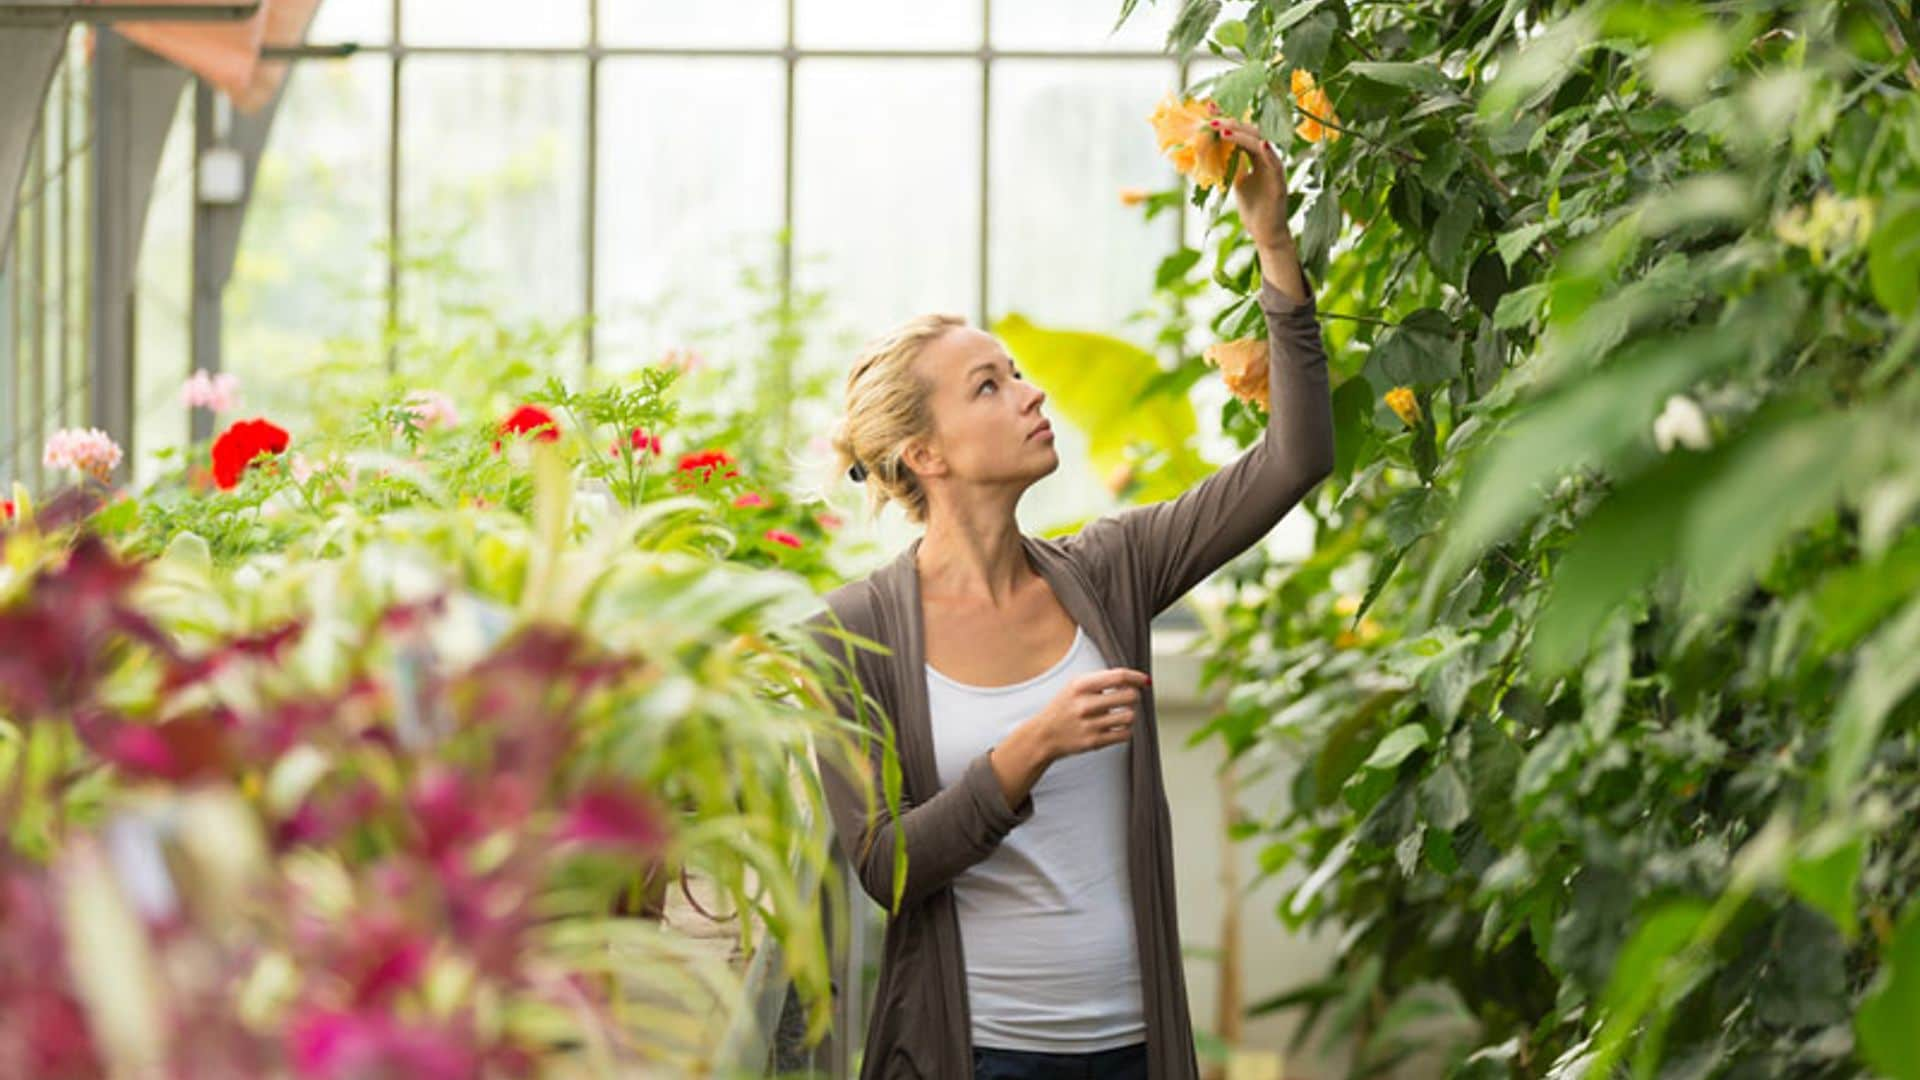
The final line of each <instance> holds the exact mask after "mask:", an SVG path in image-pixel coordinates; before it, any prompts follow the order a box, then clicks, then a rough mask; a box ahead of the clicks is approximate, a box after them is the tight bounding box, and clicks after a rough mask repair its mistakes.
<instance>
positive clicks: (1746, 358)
mask: <svg viewBox="0 0 1920 1080" xmlns="http://www.w3.org/2000/svg"><path fill="white" fill-rule="evenodd" d="M1207 14H1209V12H1208V10H1207V8H1206V6H1205V5H1197V4H1189V5H1187V7H1186V9H1185V11H1184V13H1183V18H1182V22H1181V28H1180V30H1179V31H1178V32H1177V34H1176V37H1181V36H1182V35H1194V34H1196V31H1194V29H1193V27H1192V25H1191V24H1192V20H1196V19H1199V18H1201V17H1203V16H1205V15H1207ZM1235 14H1236V15H1237V16H1238V17H1237V18H1236V19H1234V20H1232V21H1231V22H1218V23H1216V24H1215V25H1213V26H1211V27H1209V28H1205V29H1202V30H1200V31H1197V35H1198V36H1195V37H1194V38H1193V40H1194V41H1196V42H1204V43H1205V44H1204V47H1206V48H1209V49H1210V50H1212V51H1213V52H1214V53H1215V54H1216V55H1218V56H1220V57H1222V58H1223V59H1225V60H1227V61H1229V62H1231V63H1233V64H1234V65H1236V66H1235V67H1234V68H1233V69H1232V71H1231V72H1229V73H1228V74H1227V75H1225V76H1223V77H1221V78H1219V79H1217V80H1215V81H1214V82H1213V83H1212V84H1211V85H1210V90H1211V91H1212V92H1214V93H1216V94H1217V95H1219V97H1220V98H1221V99H1222V104H1223V106H1225V107H1227V108H1229V109H1230V111H1234V112H1236V113H1239V112H1241V111H1242V110H1241V108H1239V106H1241V105H1242V104H1243V102H1242V98H1244V108H1245V113H1244V115H1250V116H1252V117H1254V118H1255V119H1256V122H1257V123H1258V124H1259V125H1260V127H1261V129H1262V130H1263V132H1264V133H1265V134H1266V135H1267V137H1268V138H1269V139H1272V140H1274V141H1275V142H1276V143H1277V144H1278V145H1279V146H1280V147H1281V148H1282V152H1283V156H1285V157H1286V158H1287V159H1288V162H1289V166H1290V177H1291V184H1290V187H1291V190H1292V192H1293V193H1294V200H1295V206H1294V207H1293V209H1294V210H1295V211H1296V213H1295V215H1294V219H1293V220H1294V227H1295V235H1296V237H1297V238H1298V239H1299V247H1300V251H1301V254H1302V259H1303V263H1304V264H1305V265H1306V267H1307V270H1308V275H1309V278H1310V279H1311V281H1312V283H1313V285H1314V288H1315V291H1316V294H1317V297H1318V302H1319V307H1320V311H1321V313H1322V317H1323V319H1324V320H1325V327H1326V333H1327V339H1328V346H1329V354H1330V357H1331V360H1332V364H1333V367H1334V371H1335V376H1336V378H1335V383H1336V385H1335V389H1334V411H1335V416H1336V423H1337V426H1338V454H1337V462H1336V468H1335V472H1334V475H1333V476H1332V477H1331V478H1330V479H1329V480H1328V481H1327V482H1326V483H1325V484H1323V485H1322V486H1321V487H1320V488H1319V489H1317V490H1316V492H1315V493H1313V495H1311V496H1310V497H1309V500H1308V502H1307V509H1308V510H1309V512H1311V513H1312V514H1313V515H1314V517H1315V518H1316V519H1317V522H1318V526H1319V539H1318V545H1317V548H1316V551H1315V553H1314V554H1313V555H1312V556H1311V557H1309V558H1307V559H1306V560H1304V561H1302V562H1299V563H1297V564H1292V565H1287V566H1284V567H1276V568H1269V567H1265V566H1258V565H1254V566H1247V567H1244V568H1243V569H1237V570H1236V571H1235V573H1236V574H1237V575H1238V580H1239V581H1240V583H1241V586H1242V587H1241V588H1240V589H1239V590H1238V591H1237V592H1236V593H1235V598H1234V599H1233V601H1232V602H1231V603H1230V604H1229V605H1228V606H1227V608H1226V609H1225V610H1224V611H1223V612H1221V613H1220V615H1219V618H1218V620H1217V621H1216V622H1215V625H1214V626H1213V628H1212V633H1211V637H1212V641H1211V645H1212V652H1211V656H1210V658H1209V660H1208V662H1207V666H1206V672H1207V677H1208V678H1209V679H1212V680H1215V681H1218V682H1220V683H1222V684H1223V685H1226V686H1229V687H1232V690H1231V691H1230V692H1229V693H1228V695H1227V698H1226V708H1225V710H1224V711H1223V713H1222V715H1221V716H1219V717H1217V718H1216V719H1215V721H1214V722H1213V724H1212V725H1210V727H1209V729H1208V732H1209V734H1212V735H1218V736H1220V737H1222V738H1224V739H1225V740H1226V742H1227V744H1228V747H1229V749H1230V750H1231V751H1232V752H1233V753H1235V754H1242V753H1246V752H1247V751H1249V750H1252V749H1254V748H1256V747H1258V748H1263V749H1264V750H1265V751H1266V752H1268V753H1271V752H1273V751H1274V750H1278V749H1286V750H1288V751H1290V752H1291V753H1292V754H1293V755H1295V756H1297V757H1298V758H1299V760H1300V762H1301V764H1300V767H1299V768H1298V770H1297V772H1296V773H1295V774H1294V778H1293V795H1294V799H1293V806H1292V809H1291V810H1290V811H1289V812H1288V813H1287V814H1286V815H1285V816H1283V817H1281V818H1279V819H1277V820H1271V821H1266V822H1263V823H1261V825H1260V827H1259V828H1258V830H1257V832H1256V835H1257V842H1259V843H1261V844H1262V845H1263V846H1264V848H1265V852H1264V854H1263V856H1262V860H1261V861H1262V864H1263V865H1265V866H1268V867H1269V869H1270V871H1275V872H1277V871H1278V870H1280V869H1283V868H1286V867H1289V866H1292V867H1297V868H1299V871H1300V872H1301V874H1302V875H1303V876H1302V877H1301V878H1300V880H1299V882H1298V884H1296V885H1295V886H1294V887H1293V890H1292V893H1291V895H1290V897H1289V899H1288V901H1287V902H1286V903H1285V904H1283V905H1282V908H1281V910H1280V912H1279V914H1280V915H1281V917H1282V918H1285V919H1287V920H1289V921H1290V922H1296V923H1306V922H1314V921H1333V922H1337V923H1340V924H1342V925H1344V926H1345V927H1346V933H1345V935H1344V936H1343V938H1342V940H1343V942H1344V944H1345V949H1344V951H1343V955H1342V956H1341V958H1340V960H1339V962H1338V967H1337V970H1336V971H1335V972H1334V973H1333V974H1332V975H1331V976H1330V977H1329V978H1328V979H1327V980H1326V981H1325V982H1324V983H1319V984H1314V985H1309V986H1305V987H1302V988H1300V989H1298V990H1297V991H1296V992H1294V993H1293V994H1290V995H1287V996H1285V997H1284V998H1281V999H1276V1001H1274V1002H1269V1003H1266V1005H1265V1006H1263V1007H1270V1008H1302V1009H1305V1010H1307V1015H1308V1016H1309V1017H1310V1018H1311V1019H1312V1020H1313V1021H1315V1023H1316V1024H1319V1022H1320V1021H1322V1020H1324V1021H1326V1022H1327V1023H1325V1024H1321V1025H1320V1029H1321V1030H1327V1029H1329V1028H1330V1029H1331V1030H1332V1031H1333V1032H1336V1033H1344V1034H1346V1035H1350V1036H1353V1037H1355V1038H1357V1039H1358V1040H1359V1043H1360V1051H1359V1054H1358V1055H1357V1060H1356V1066H1355V1069H1356V1075H1361V1074H1365V1073H1368V1072H1370V1071H1372V1070H1374V1069H1376V1068H1379V1067H1382V1066H1384V1065H1386V1064H1388V1063H1389V1062H1391V1061H1392V1060H1394V1059H1395V1058H1396V1057H1398V1056H1399V1055H1401V1054H1403V1053H1404V1052H1405V1051H1406V1049H1407V1038H1408V1037H1409V1036H1407V1035H1406V1033H1405V1028H1404V1025H1403V1024H1401V1023H1400V1022H1399V1020H1400V1018H1401V1017H1402V1015H1403V1012H1404V1010H1405V1009H1406V1008H1409V1007H1411V1003H1414V1002H1425V1003H1429V1004H1431V1003H1433V1002H1436V1001H1437V1002H1440V1003H1441V1004H1440V1005H1439V1006H1436V1007H1438V1008H1441V1009H1442V1010H1443V1011H1444V1012H1447V1013H1449V1014H1450V1015H1452V1016H1453V1017H1454V1018H1455V1019H1456V1020H1458V1021H1459V1023H1458V1024H1455V1025H1448V1026H1444V1030H1445V1031H1446V1032H1448V1033H1449V1035H1448V1037H1449V1038H1453V1037H1454V1036H1456V1035H1458V1033H1460V1032H1462V1031H1464V1032H1466V1034H1465V1035H1463V1036H1459V1037H1458V1039H1457V1042H1456V1043H1455V1044H1454V1045H1453V1046H1452V1051H1453V1053H1452V1060H1453V1061H1454V1063H1455V1069H1456V1075H1458V1076H1463V1077H1467V1076H1472V1077H1480V1076H1508V1075H1512V1076H1554V1077H1561V1076H1564V1077H1574V1076H1583V1075H1584V1076H1589V1077H1598V1076H1603V1075H1607V1076H1610V1075H1613V1073H1614V1070H1615V1069H1621V1070H1631V1072H1632V1073H1633V1074H1634V1075H1636V1076H1668V1075H1672V1076H1687V1077H1720V1076H1786V1075H1793V1076H1839V1075H1855V1074H1857V1073H1859V1072H1860V1071H1861V1070H1862V1068H1873V1069H1877V1070H1879V1071H1881V1072H1885V1073H1888V1074H1890V1075H1903V1073H1902V1072H1901V1070H1906V1071H1907V1072H1906V1073H1904V1074H1911V1068H1912V1065H1911V1062H1912V1060H1913V1058H1914V1056H1915V1053H1914V1052H1911V1040H1912V1031H1913V1028H1914V1017H1915V1013H1914V1012H1913V1006H1912V995H1911V993H1910V991H1911V990H1912V989H1913V985H1914V973H1915V970H1916V969H1920V961H1916V960H1915V959H1914V956H1915V953H1914V941H1915V939H1916V934H1915V931H1914V928H1913V927H1914V923H1915V918H1914V915H1913V914H1912V911H1911V907H1912V905H1910V904H1905V900H1906V898H1907V897H1908V896H1910V895H1912V894H1913V893H1914V892H1915V891H1916V889H1917V888H1920V837H1917V836H1916V832H1915V830H1914V828H1913V825H1912V822H1913V821H1914V820H1915V815H1916V814H1917V813H1920V741H1917V740H1916V734H1915V726H1916V725H1915V722H1916V720H1920V701H1917V700H1916V698H1915V697H1914V695H1913V693H1912V691H1913V689H1914V687H1915V685H1916V683H1920V665H1916V663H1915V661H1914V659H1913V658H1914V657H1915V656H1920V637H1917V636H1916V635H1920V614H1916V613H1917V612H1920V599H1917V598H1916V597H1917V596H1920V594H1917V593H1916V586H1917V585H1920V571H1916V561H1915V557H1914V552H1915V551H1916V550H1920V547H1916V545H1920V522H1917V521H1916V518H1915V511H1916V509H1920V448H1917V447H1916V444H1915V443H1914V441H1913V439H1912V437H1911V434H1910V433H1911V431H1912V430H1914V425H1915V424H1916V422H1920V376H1916V374H1915V372H1914V366H1913V358H1914V356H1915V354H1916V350H1917V349H1920V329H1916V326H1920V324H1917V323H1916V322H1915V321H1914V320H1913V314H1914V312H1915V310H1916V305H1920V270H1916V267H1917V266H1920V254H1916V249H1915V247H1914V244H1915V243H1916V241H1915V237H1916V236H1920V218H1916V216H1915V215H1916V208H1917V207H1920V94H1917V93H1916V92H1915V91H1916V90H1920V62H1917V61H1916V58H1915V55H1914V51H1913V47H1912V33H1913V31H1912V25H1913V24H1912V12H1911V10H1910V9H1909V8H1907V7H1906V6H1905V5H1902V4H1899V3H1893V2H1883V0H1866V2H1826V3H1770V2H1759V0H1753V2H1746V0H1741V2H1733V3H1717V4H1694V3H1684V4H1650V3H1644V2H1638V0H1603V2H1598V3H1582V4H1573V3H1541V2H1532V0H1501V2H1484V3H1482V2H1474V3H1432V2H1422V3H1412V4H1366V5H1362V4H1354V3H1350V2H1343V0H1310V2H1306V3H1287V2H1283V0H1258V2H1256V3H1254V4H1253V5H1252V6H1251V8H1250V9H1248V10H1246V11H1244V12H1241V11H1236V12H1235ZM1172 44H1173V45H1175V46H1176V47H1177V46H1179V45H1180V44H1182V41H1180V40H1176V41H1174V42H1173V43H1172ZM1295 70H1304V71H1307V72H1310V73H1312V74H1313V75H1315V76H1316V78H1317V80H1318V84H1319V86H1320V87H1321V88H1323V89H1324V90H1325V91H1326V92H1327V94H1328V95H1329V100H1330V104H1331V107H1332V109H1333V112H1334V113H1335V114H1336V115H1337V119H1336V117H1320V118H1319V119H1322V120H1332V121H1334V124H1333V130H1331V131H1330V132H1329V133H1328V134H1327V135H1326V136H1325V137H1324V138H1322V139H1321V140H1320V141H1316V142H1309V141H1307V138H1306V137H1305V135H1302V134H1299V133H1296V131H1295V124H1296V123H1297V122H1298V121H1299V120H1300V119H1301V118H1302V114H1301V112H1300V111H1299V106H1298V105H1297V103H1296V102H1295V101H1294V100H1293V97H1292V94H1291V87H1292V85H1293V84H1292V73H1293V71H1295ZM1310 130H1311V129H1310ZM1214 235H1215V236H1217V237H1218V241H1217V247H1216V249H1215V251H1214V253H1213V259H1212V261H1213V262H1214V264H1215V265H1216V266H1218V267H1235V266H1244V263H1241V262H1240V260H1242V259H1244V258H1245V256H1246V247H1247V243H1246V240H1245V238H1244V236H1243V235H1242V234H1241V232H1240V230H1239V228H1238V224H1237V221H1236V220H1235V219H1234V217H1233V215H1231V214H1223V215H1221V216H1220V218H1219V220H1218V221H1217V222H1216V223H1215V228H1214ZM1182 258H1183V259H1184V258H1185V256H1184V255H1183V256H1182ZM1207 258H1208V256H1207V255H1206V254H1204V253H1203V254H1201V255H1199V256H1198V257H1197V258H1195V259H1193V260H1191V262H1190V263H1189V265H1192V264H1195V263H1200V262H1203V261H1205V260H1207ZM1183 272H1184V270H1183ZM1215 281H1216V283H1218V284H1220V285H1222V286H1224V287H1228V288H1232V289H1234V290H1236V291H1239V292H1242V293H1245V292H1247V291H1250V285H1251V283H1252V282H1251V279H1250V278H1248V277H1246V276H1243V275H1242V274H1235V273H1232V272H1226V273H1221V274H1216V277H1215ZM1164 283H1165V282H1164V279H1163V284H1164ZM1216 329H1222V330H1228V331H1230V330H1231V329H1232V327H1231V326H1227V325H1224V324H1220V325H1217V326H1216ZM1403 386H1404V387H1407V388H1409V389H1410V390H1411V391H1412V392H1413V394H1414V396H1415V400H1416V401H1417V402H1418V404H1419V408H1420V416H1419V418H1418V422H1417V423H1415V424H1413V425H1412V426H1409V425H1408V424H1406V423H1403V422H1402V421H1401V419H1400V418H1399V417H1398V416H1397V415H1395V413H1394V412H1393V411H1392V410H1390V409H1389V408H1387V407H1386V406H1385V405H1384V403H1383V402H1382V395H1384V394H1385V393H1386V392H1387V391H1388V390H1390V389H1393V388H1395V387H1403ZM1229 430H1230V431H1236V433H1238V434H1240V435H1242V436H1243V437H1251V434H1252V433H1251V432H1250V431H1247V430H1245V429H1236V428H1235V427H1234V426H1232V425H1229ZM1257 559H1258V557H1257V556H1250V561H1257ZM1250 831H1253V830H1250ZM1902 906H1905V907H1907V908H1908V913H1907V915H1906V917H1905V919H1904V920H1903V923H1902V926H1901V928H1900V929H1899V930H1896V929H1895V928H1894V926H1893V924H1892V921H1891V915H1892V913H1893V912H1894V911H1896V910H1898V909H1899V908H1901V907H1902ZM1436 986H1440V987H1444V988H1446V990H1447V992H1446V993H1444V994H1440V995H1438V996H1435V993H1434V988H1435V987H1436ZM1901 1010H1905V1011H1904V1012H1903V1011H1901ZM1896 1016H1898V1017H1899V1019H1897V1020H1896V1019H1895V1017H1896ZM1442 1049H1444V1047H1443V1048H1442Z"/></svg>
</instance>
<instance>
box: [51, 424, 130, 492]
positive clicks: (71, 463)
mask: <svg viewBox="0 0 1920 1080" xmlns="http://www.w3.org/2000/svg"><path fill="white" fill-rule="evenodd" d="M40 464H42V465H44V466H46V467H47V468H49V469H78V470H80V471H81V472H83V473H86V474H87V475H89V476H91V477H93V478H95V479H96V480H99V481H100V482H101V483H103V484H104V483H107V482H108V480H109V478H110V477H111V476H112V475H113V470H114V467H115V466H117V465H119V464H120V447H119V445H118V444H116V443H115V442H114V441H113V437H112V436H110V435H108V434H107V433H106V432H104V431H101V430H100V429H99V428H62V429H61V430H59V431H56V432H54V433H53V434H51V435H48V436H47V445H46V448H45V449H44V450H43V451H42V452H41V455H40Z"/></svg>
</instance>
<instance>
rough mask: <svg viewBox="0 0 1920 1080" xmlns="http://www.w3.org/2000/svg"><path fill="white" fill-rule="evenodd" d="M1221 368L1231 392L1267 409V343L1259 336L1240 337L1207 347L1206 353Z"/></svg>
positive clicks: (1208, 360)
mask: <svg viewBox="0 0 1920 1080" xmlns="http://www.w3.org/2000/svg"><path fill="white" fill-rule="evenodd" d="M1202 355H1204V356H1205V357H1206V361H1207V363H1209V364H1212V365H1214V366H1215V367H1218V368H1219V369H1220V374H1221V375H1222V376H1224V377H1225V378H1226V382H1227V389H1228V390H1229V391H1231V392H1232V393H1233V396H1234V397H1237V398H1239V399H1240V400H1241V401H1245V402H1248V403H1249V404H1254V405H1258V406H1260V407H1261V408H1262V409H1265V408H1266V407H1267V343H1266V342H1265V341H1262V340H1261V339H1259V338H1257V337H1244V338H1237V339H1235V340H1233V341H1222V342H1217V343H1215V344H1213V345H1209V346H1207V351H1206V352H1205V353H1204V354H1202Z"/></svg>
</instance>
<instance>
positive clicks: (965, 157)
mask: <svg viewBox="0 0 1920 1080" xmlns="http://www.w3.org/2000/svg"><path fill="white" fill-rule="evenodd" d="M796 93H797V95H798V99H799V100H798V101H797V102H796V106H797V120H796V122H797V124H798V127H797V129H796V131H795V176H794V183H795V190H794V218H795V221H794V243H795V246H796V249H797V258H798V259H799V262H798V265H797V267H796V272H795V273H796V279H797V280H798V281H800V282H801V283H802V284H803V285H805V286H806V287H808V288H821V287H824V288H825V289H826V290H827V291H828V296H827V303H828V306H829V307H830V308H831V309H832V310H833V311H834V312H836V313H838V314H840V315H843V316H845V317H846V318H847V319H848V320H849V321H850V322H851V323H852V324H853V326H854V327H855V328H857V332H859V333H860V334H861V335H862V336H863V337H870V336H873V335H875V334H878V333H880V332H881V331H883V330H885V329H887V328H888V327H890V326H892V325H894V324H895V323H898V322H900V321H902V320H904V319H906V318H908V317H910V316H912V315H916V314H920V313H923V312H929V311H950V312H954V313H956V314H960V315H964V316H967V317H968V318H973V317H975V316H976V315H977V313H978V309H979V296H978V292H979V258H980V251H979V247H980V239H979V228H980V216H979V215H980V65H979V64H977V63H974V62H972V61H967V60H936V61H928V60H912V61H909V60H809V61H804V62H803V63H802V64H801V67H800V71H799V76H798V87H797V90H796Z"/></svg>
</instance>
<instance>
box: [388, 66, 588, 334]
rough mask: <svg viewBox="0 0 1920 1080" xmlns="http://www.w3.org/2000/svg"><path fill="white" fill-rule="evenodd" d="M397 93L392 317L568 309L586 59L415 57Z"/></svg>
mask: <svg viewBox="0 0 1920 1080" xmlns="http://www.w3.org/2000/svg"><path fill="white" fill-rule="evenodd" d="M401 92H402V96H401V102H402V110H403V113H402V117H401V130H400V145H401V162H400V176H401V188H400V215H401V225H400V232H401V249H402V254H403V258H404V259H405V260H406V262H407V263H408V265H409V269H408V271H407V273H406V275H405V276H404V277H403V279H402V282H401V302H402V304H403V306H404V314H405V316H406V317H408V318H410V319H416V320H419V321H420V323H421V325H422V327H423V328H424V329H426V330H427V331H429V332H432V331H434V330H436V329H440V328H444V327H445V325H446V323H445V320H446V319H448V318H449V317H451V316H452V315H453V314H455V313H458V312H459V311H461V309H463V308H465V309H467V310H469V311H472V310H476V309H477V310H480V311H484V312H485V314H486V317H487V318H489V319H492V320H495V321H497V322H499V323H502V324H523V323H524V322H525V321H526V320H528V319H535V318H537V319H539V320H541V321H542V322H544V323H547V324H549V325H551V326H555V327H557V326H559V325H560V324H562V323H565V322H567V321H569V320H572V319H576V318H578V317H579V316H580V315H581V311H582V302H583V297H582V290H583V288H584V286H583V284H582V272H583V265H584V264H583V259H584V245H583V243H582V230H583V228H584V210H585V206H584V203H585V199H584V195H585V191H586V187H585V181H584V171H583V170H584V158H585V145H586V131H585V128H586V105H585V102H586V61H585V60H584V59H583V58H573V57H567V58H549V57H495V56H490V57H424V56H416V57H414V58H412V59H410V60H409V61H408V62H407V64H406V66H405V68H404V69H403V71H402V75H401ZM540 359H541V358H538V357H530V358H529V360H530V361H531V362H535V363H538V362H539V361H540Z"/></svg>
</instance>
